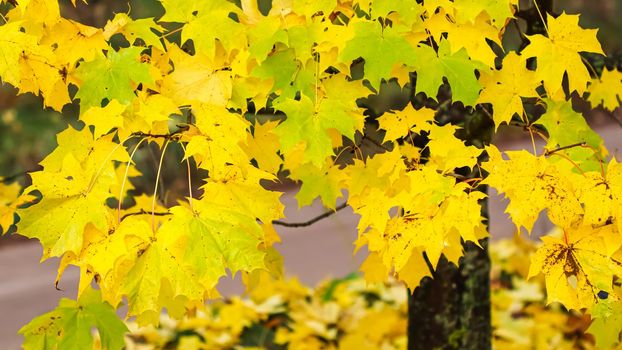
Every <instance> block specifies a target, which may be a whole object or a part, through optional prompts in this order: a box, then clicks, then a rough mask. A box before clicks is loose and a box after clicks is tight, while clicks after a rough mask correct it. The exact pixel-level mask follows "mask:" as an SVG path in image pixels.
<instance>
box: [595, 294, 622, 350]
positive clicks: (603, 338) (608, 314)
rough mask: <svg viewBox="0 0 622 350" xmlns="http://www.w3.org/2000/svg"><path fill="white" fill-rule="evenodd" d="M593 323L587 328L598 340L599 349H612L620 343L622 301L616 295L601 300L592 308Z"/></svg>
mask: <svg viewBox="0 0 622 350" xmlns="http://www.w3.org/2000/svg"><path fill="white" fill-rule="evenodd" d="M590 314H591V316H592V319H593V320H592V324H591V325H590V328H588V329H587V332H588V333H591V334H592V335H593V336H594V339H595V340H596V346H597V347H598V348H599V349H611V348H612V347H613V346H614V345H615V344H617V343H619V336H620V331H622V303H620V300H619V299H618V298H617V297H616V296H615V295H612V294H610V295H608V297H607V299H605V300H600V299H599V301H598V303H597V304H596V305H594V306H593V307H592V310H590Z"/></svg>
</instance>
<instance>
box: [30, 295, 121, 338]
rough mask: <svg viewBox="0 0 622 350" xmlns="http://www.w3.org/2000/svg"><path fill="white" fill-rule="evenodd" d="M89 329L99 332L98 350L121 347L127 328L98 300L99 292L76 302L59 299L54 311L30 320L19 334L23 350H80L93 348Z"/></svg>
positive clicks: (84, 296) (106, 304) (82, 297)
mask: <svg viewBox="0 0 622 350" xmlns="http://www.w3.org/2000/svg"><path fill="white" fill-rule="evenodd" d="M93 327H95V328H97V330H98V332H99V336H100V338H101V344H102V349H104V350H115V349H122V348H123V347H124V346H125V340H124V334H125V333H126V332H127V331H128V329H127V327H126V326H125V324H124V323H123V321H121V320H119V318H118V317H117V315H116V313H115V311H114V308H113V307H112V306H110V305H109V304H108V303H106V302H103V301H102V300H101V295H100V292H99V291H97V290H93V289H87V290H86V291H85V292H84V293H83V294H82V295H81V296H80V298H79V299H78V301H75V300H71V299H66V298H63V299H61V301H60V302H59V304H58V307H56V309H54V310H52V311H50V312H48V313H45V314H43V315H41V316H38V317H36V318H34V319H33V320H32V321H30V323H28V324H27V325H25V326H24V327H22V329H20V330H19V333H20V334H23V335H24V338H25V340H24V344H23V347H24V349H25V350H35V349H36V350H40V349H44V350H53V349H67V350H72V349H76V350H82V349H92V348H93V335H92V334H91V329H92V328H93Z"/></svg>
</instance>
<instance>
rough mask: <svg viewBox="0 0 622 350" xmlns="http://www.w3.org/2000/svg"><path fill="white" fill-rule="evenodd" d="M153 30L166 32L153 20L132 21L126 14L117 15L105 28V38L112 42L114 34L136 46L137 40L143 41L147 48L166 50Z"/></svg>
mask: <svg viewBox="0 0 622 350" xmlns="http://www.w3.org/2000/svg"><path fill="white" fill-rule="evenodd" d="M153 30H156V31H158V32H160V33H162V32H164V27H162V26H160V25H158V24H157V23H155V21H154V20H153V19H152V18H142V19H136V20H134V19H132V18H130V16H128V15H127V14H125V13H117V14H115V16H114V18H113V19H112V20H109V21H108V22H107V23H106V26H105V27H104V32H103V34H104V37H105V38H106V40H110V37H112V36H113V35H114V34H118V33H120V34H122V35H123V36H124V37H125V38H126V39H127V41H129V43H130V44H132V45H133V44H134V43H135V42H136V39H141V40H142V41H143V42H144V43H145V45H146V46H153V47H157V48H159V49H161V50H164V46H163V45H162V42H161V41H160V37H159V36H158V35H156V34H155V33H154V32H153Z"/></svg>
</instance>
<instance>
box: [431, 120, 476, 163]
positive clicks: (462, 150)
mask: <svg viewBox="0 0 622 350" xmlns="http://www.w3.org/2000/svg"><path fill="white" fill-rule="evenodd" d="M457 129H458V128H457V127H456V126H453V125H451V124H446V125H443V126H438V125H436V124H432V125H430V135H429V136H428V137H429V138H430V142H429V143H428V147H429V148H430V162H431V163H432V164H434V165H436V166H437V167H438V168H439V169H440V170H441V171H443V172H447V171H453V170H454V169H455V168H461V167H465V166H466V167H469V168H472V167H473V166H475V164H477V157H478V156H479V155H480V154H481V153H482V150H481V149H478V148H477V147H475V146H467V145H465V144H464V141H462V140H460V139H458V138H457V137H456V136H454V134H455V132H456V130H457Z"/></svg>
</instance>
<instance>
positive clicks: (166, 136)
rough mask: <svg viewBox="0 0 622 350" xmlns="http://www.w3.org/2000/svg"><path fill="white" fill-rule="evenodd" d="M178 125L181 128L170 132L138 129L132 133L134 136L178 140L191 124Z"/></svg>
mask: <svg viewBox="0 0 622 350" xmlns="http://www.w3.org/2000/svg"><path fill="white" fill-rule="evenodd" d="M177 127H178V128H179V130H177V131H174V132H172V133H170V134H152V133H146V132H142V131H137V132H134V133H132V136H138V137H150V138H154V139H165V140H171V141H177V140H179V138H180V137H181V134H182V133H183V132H184V131H186V130H188V129H189V126H188V125H177Z"/></svg>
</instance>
